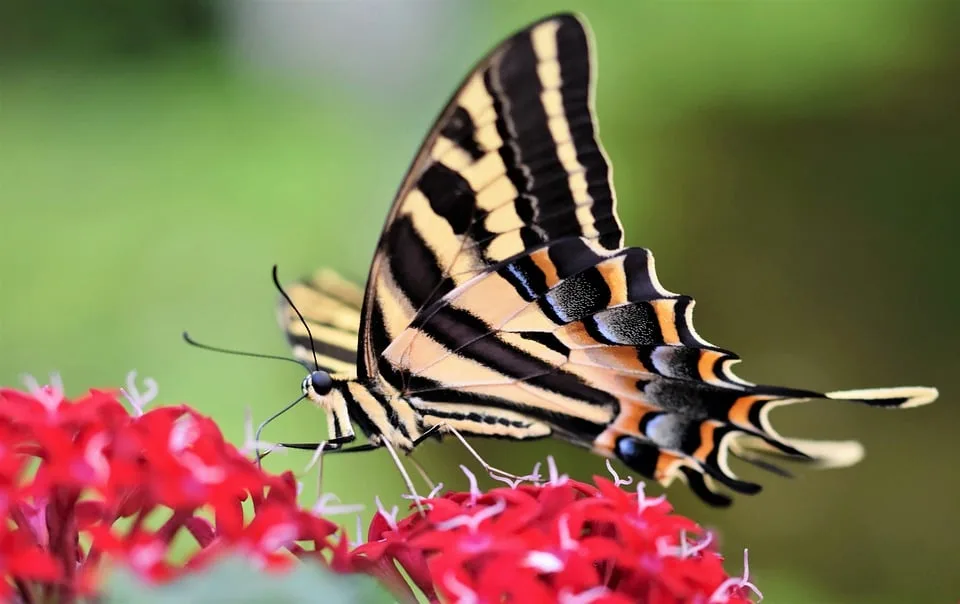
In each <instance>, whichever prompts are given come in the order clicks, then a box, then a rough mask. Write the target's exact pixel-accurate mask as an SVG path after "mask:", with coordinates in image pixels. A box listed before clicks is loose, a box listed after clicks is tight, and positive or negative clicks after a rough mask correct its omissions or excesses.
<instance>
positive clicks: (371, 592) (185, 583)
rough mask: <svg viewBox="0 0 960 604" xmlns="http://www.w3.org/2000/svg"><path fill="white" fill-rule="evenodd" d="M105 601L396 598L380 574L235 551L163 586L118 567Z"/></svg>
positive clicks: (279, 603)
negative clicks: (264, 563)
mask: <svg viewBox="0 0 960 604" xmlns="http://www.w3.org/2000/svg"><path fill="white" fill-rule="evenodd" d="M101 601H102V602H104V604H127V603H129V602H138V603H139V604H189V603H191V602H196V603H197V604H201V603H202V604H209V603H210V602H231V603H235V604H253V603H261V602H262V603H264V604H267V603H269V604H274V603H276V604H294V603H301V602H303V603H307V602H310V603H313V602H324V603H325V604H340V603H343V604H352V603H355V602H363V603H366V602H370V603H378V602H384V603H386V602H392V601H394V600H393V598H392V597H391V596H390V594H389V593H388V592H387V591H386V590H385V589H383V588H382V587H380V585H378V584H377V582H376V581H375V580H373V579H372V578H370V577H367V576H364V575H341V574H338V573H335V572H333V571H331V570H329V569H327V568H324V567H323V566H321V565H319V564H311V563H303V564H300V565H298V566H297V567H296V569H294V570H293V571H291V572H287V573H283V574H271V573H266V572H262V571H260V570H259V569H256V568H254V567H253V566H252V565H251V564H250V563H249V562H248V561H247V560H245V559H243V558H240V557H236V556H235V557H231V558H227V559H225V560H223V561H221V562H219V563H217V564H215V565H213V566H211V567H210V568H208V569H206V570H204V571H202V572H198V573H195V574H191V575H187V576H185V577H183V578H182V579H180V580H178V581H175V582H173V583H169V584H167V585H159V586H157V585H150V584H147V583H144V582H142V581H141V580H140V579H138V578H137V577H136V576H135V575H134V574H133V573H131V572H129V571H127V570H126V569H118V570H117V571H116V572H114V573H113V574H112V575H111V577H110V580H109V581H108V582H107V586H106V589H105V590H104V596H103V598H102V600H101Z"/></svg>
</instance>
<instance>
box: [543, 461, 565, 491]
mask: <svg viewBox="0 0 960 604" xmlns="http://www.w3.org/2000/svg"><path fill="white" fill-rule="evenodd" d="M547 472H548V474H549V475H550V479H549V480H548V481H547V484H549V485H550V486H552V487H558V486H560V485H562V484H564V483H566V482H567V481H568V480H570V477H569V476H567V475H566V474H561V473H560V472H559V470H557V462H556V460H555V459H554V458H553V455H547Z"/></svg>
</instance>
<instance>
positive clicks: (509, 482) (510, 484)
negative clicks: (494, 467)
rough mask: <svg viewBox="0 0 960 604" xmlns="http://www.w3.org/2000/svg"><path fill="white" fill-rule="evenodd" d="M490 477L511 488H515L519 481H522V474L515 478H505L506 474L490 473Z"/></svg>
mask: <svg viewBox="0 0 960 604" xmlns="http://www.w3.org/2000/svg"><path fill="white" fill-rule="evenodd" d="M490 478H492V479H494V480H496V481H498V482H502V483H503V484H505V485H507V486H508V487H510V488H511V489H515V488H517V487H518V486H520V483H522V482H523V476H519V477H517V479H516V480H513V479H512V478H507V477H506V476H497V475H496V474H491V475H490Z"/></svg>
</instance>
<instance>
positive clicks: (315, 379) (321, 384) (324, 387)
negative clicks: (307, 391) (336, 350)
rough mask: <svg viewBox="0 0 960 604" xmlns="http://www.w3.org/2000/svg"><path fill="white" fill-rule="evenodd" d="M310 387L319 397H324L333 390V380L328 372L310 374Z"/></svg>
mask: <svg viewBox="0 0 960 604" xmlns="http://www.w3.org/2000/svg"><path fill="white" fill-rule="evenodd" d="M309 379H310V387H311V388H313V391H314V392H316V393H317V394H318V395H319V396H323V395H325V394H327V393H328V392H330V390H331V389H333V379H331V378H330V374H329V373H327V372H326V371H314V372H313V373H311V374H310V378H309Z"/></svg>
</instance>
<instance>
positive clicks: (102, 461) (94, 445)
mask: <svg viewBox="0 0 960 604" xmlns="http://www.w3.org/2000/svg"><path fill="white" fill-rule="evenodd" d="M109 442H110V438H109V437H108V436H107V435H106V434H105V433H103V432H98V433H96V434H94V435H93V436H92V437H90V440H89V441H87V446H86V448H85V449H84V451H83V460H84V461H86V462H87V465H88V466H90V468H91V469H92V470H93V473H94V474H95V475H96V477H97V479H98V480H100V481H104V480H106V479H107V477H108V476H109V475H110V463H109V462H108V461H107V456H106V455H104V454H103V450H104V449H106V448H107V444H108V443H109Z"/></svg>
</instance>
